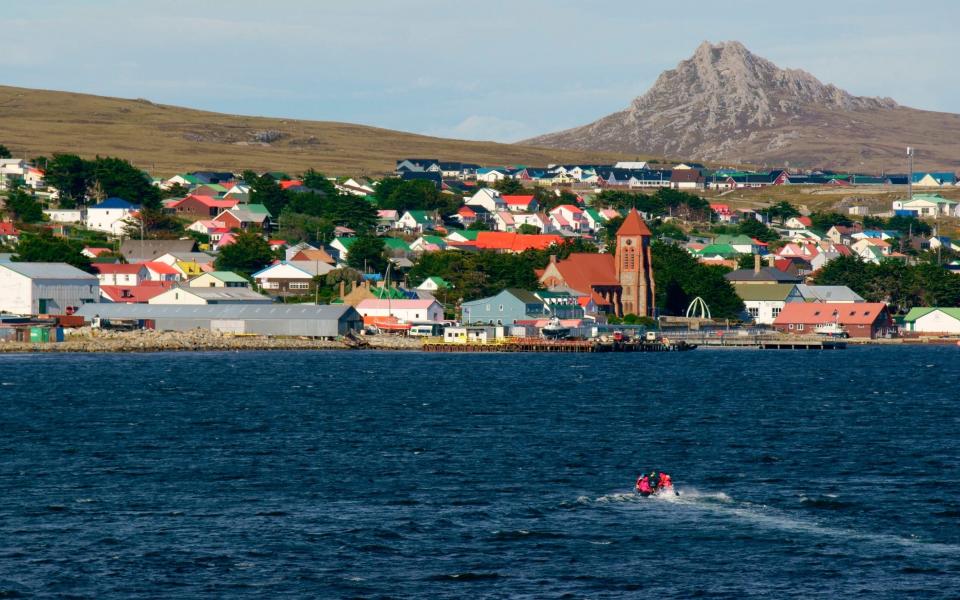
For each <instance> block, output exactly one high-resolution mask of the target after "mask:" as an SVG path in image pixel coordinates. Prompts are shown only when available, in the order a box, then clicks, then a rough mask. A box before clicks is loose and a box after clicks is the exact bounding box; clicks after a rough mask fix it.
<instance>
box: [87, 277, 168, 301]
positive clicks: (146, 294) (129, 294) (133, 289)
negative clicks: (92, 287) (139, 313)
mask: <svg viewBox="0 0 960 600" xmlns="http://www.w3.org/2000/svg"><path fill="white" fill-rule="evenodd" d="M171 287H173V282H172V281H143V282H141V283H140V285H132V286H131V285H101V286H100V301H101V302H113V303H115V304H147V303H148V302H149V301H150V299H151V298H153V297H155V296H159V295H160V294H162V293H163V292H165V291H167V290H169V289H170V288H171Z"/></svg>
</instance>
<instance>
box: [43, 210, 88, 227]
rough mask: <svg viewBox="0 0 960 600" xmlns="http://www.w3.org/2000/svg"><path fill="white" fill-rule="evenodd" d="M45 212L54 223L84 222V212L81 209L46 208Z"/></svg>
mask: <svg viewBox="0 0 960 600" xmlns="http://www.w3.org/2000/svg"><path fill="white" fill-rule="evenodd" d="M43 214H45V215H46V216H47V219H49V220H50V221H51V222H53V223H67V224H77V225H79V224H80V223H83V212H82V211H81V210H80V209H67V208H45V209H43Z"/></svg>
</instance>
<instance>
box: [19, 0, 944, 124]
mask: <svg viewBox="0 0 960 600" xmlns="http://www.w3.org/2000/svg"><path fill="white" fill-rule="evenodd" d="M6 4H7V3H6V2H5V3H4V6H3V7H2V9H0V24H2V27H0V84H4V85H14V86H21V87H30V88H42V89H53V90H66V91H72V92H84V93H91V94H99V95H105V96H119V97H124V98H147V99H149V100H152V101H154V102H159V103H164V104H175V105H180V106H188V107H192V108H200V109H205V110H211V111H216V112H225V113H233V114H247V115H262V116H272V117H289V118H297V119H313V120H325V121H346V122H351V123H362V124H367V125H375V126H380V127H386V128H390V129H398V130H403V131H411V132H416V133H423V134H428V135H436V136H443V137H455V138H461V139H483V140H496V141H507V142H509V141H517V140H520V139H525V138H528V137H531V136H534V135H538V134H542V133H549V132H552V131H557V130H560V129H565V128H568V127H574V126H577V125H583V124H585V123H588V122H590V121H593V120H595V119H597V118H599V117H602V116H605V115H607V114H609V113H611V112H615V111H617V110H622V109H623V108H625V107H626V106H628V105H629V103H630V101H631V100H632V99H633V98H634V97H636V96H639V95H641V94H643V92H644V91H646V90H647V89H648V88H649V87H650V86H651V85H652V84H653V82H654V81H655V80H656V78H657V76H658V75H659V74H660V73H661V72H662V71H664V70H666V69H670V68H673V67H675V66H676V64H677V63H678V62H680V61H681V60H684V59H686V58H688V57H689V56H691V55H692V54H693V52H694V50H695V49H696V47H697V46H698V45H699V44H700V43H701V42H703V41H705V40H706V41H711V42H719V41H724V40H739V41H740V42H742V43H743V44H744V45H746V47H747V48H748V49H750V50H751V51H752V52H753V53H755V54H758V55H760V56H762V57H764V58H767V59H769V60H771V61H773V62H774V63H776V64H777V65H779V66H781V67H785V68H786V67H790V68H802V69H804V70H806V71H809V72H810V73H812V74H813V75H815V76H816V77H818V78H819V79H820V80H821V81H823V82H825V83H833V84H836V85H837V86H839V87H841V88H844V89H846V90H847V91H849V92H851V93H853V94H856V95H865V96H890V97H892V98H894V99H895V100H897V101H898V102H900V103H901V104H905V105H907V106H912V107H915V108H922V109H927V110H937V111H945V112H955V113H960V69H958V68H957V62H956V57H958V56H960V35H957V34H956V27H957V23H958V22H960V2H958V1H957V0H937V1H934V0H930V1H927V0H914V1H913V2H902V1H900V2H890V1H887V0H876V1H870V0H846V1H844V0H833V1H832V2H827V1H822V0H804V1H803V2H790V3H782V4H781V3H779V2H770V1H755V0H728V1H726V2H723V3H719V2H709V1H698V0H688V1H687V2H685V3H683V8H682V9H681V8H672V7H671V5H670V3H663V2H656V3H654V2H644V1H642V0H634V1H621V0H605V1H594V2H589V1H584V0H580V1H573V0H552V1H550V0H513V1H509V0H504V1H501V0H486V1H479V0H477V1H472V2H468V1H460V0H406V1H405V2H399V1H397V0H276V1H275V2H263V1H262V0H261V1H252V0H189V1H186V0H152V1H142V0H125V1H120V0H89V1H83V2H78V1H76V0H71V1H63V0H30V2H16V3H14V2H10V3H9V6H7V5H6ZM0 118H2V108H0Z"/></svg>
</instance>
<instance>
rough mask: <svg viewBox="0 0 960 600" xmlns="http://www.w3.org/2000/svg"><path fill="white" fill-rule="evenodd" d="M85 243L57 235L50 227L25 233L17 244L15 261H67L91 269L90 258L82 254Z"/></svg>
mask: <svg viewBox="0 0 960 600" xmlns="http://www.w3.org/2000/svg"><path fill="white" fill-rule="evenodd" d="M82 251H83V243H82V242H79V241H77V240H67V239H64V238H59V237H55V236H54V235H53V233H52V232H51V231H50V230H49V229H42V230H40V231H39V232H37V233H23V234H22V235H21V236H20V243H18V244H17V251H16V254H15V255H14V256H13V260H14V261H15V262H65V263H67V264H71V265H73V266H75V267H77V268H78V269H83V270H84V271H89V270H90V259H89V258H87V257H86V256H84V255H83V254H81V252H82Z"/></svg>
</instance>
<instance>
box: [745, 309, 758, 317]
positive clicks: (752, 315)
mask: <svg viewBox="0 0 960 600" xmlns="http://www.w3.org/2000/svg"><path fill="white" fill-rule="evenodd" d="M747 312H748V313H750V316H751V317H754V318H756V317H759V316H760V309H759V308H757V307H756V306H751V307H750V308H748V309H747Z"/></svg>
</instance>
